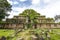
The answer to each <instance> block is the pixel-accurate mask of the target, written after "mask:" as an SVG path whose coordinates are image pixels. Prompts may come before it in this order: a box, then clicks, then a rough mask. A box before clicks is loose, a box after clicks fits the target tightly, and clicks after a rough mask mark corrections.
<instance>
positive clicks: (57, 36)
mask: <svg viewBox="0 0 60 40" xmlns="http://www.w3.org/2000/svg"><path fill="white" fill-rule="evenodd" d="M32 30H33V31H35V33H38V34H40V32H42V31H41V29H32ZM43 30H44V32H45V31H46V30H47V29H43ZM29 31H30V29H27V30H24V31H23V32H19V33H18V34H17V37H14V38H13V40H16V38H18V37H25V38H28V37H30V36H31V34H30V32H29ZM13 34H14V30H10V29H0V37H2V36H5V37H7V36H11V35H13ZM49 34H50V36H51V40H60V29H52V31H51V32H50V33H49ZM10 40H11V39H10ZM26 40H28V39H26Z"/></svg>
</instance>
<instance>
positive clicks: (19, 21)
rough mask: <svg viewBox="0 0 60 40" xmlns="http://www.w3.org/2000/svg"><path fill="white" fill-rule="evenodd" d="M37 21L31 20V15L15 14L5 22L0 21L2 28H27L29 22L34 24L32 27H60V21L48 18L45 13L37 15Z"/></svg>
mask: <svg viewBox="0 0 60 40" xmlns="http://www.w3.org/2000/svg"><path fill="white" fill-rule="evenodd" d="M36 17H37V19H34V20H36V21H37V23H33V21H32V20H33V19H32V20H30V19H29V16H23V15H19V16H14V17H13V18H11V19H9V18H7V19H6V21H5V23H0V28H1V27H3V28H9V29H13V28H21V29H23V28H25V29H27V24H32V28H60V24H59V23H55V21H54V19H53V18H46V17H45V16H44V15H40V16H36Z"/></svg>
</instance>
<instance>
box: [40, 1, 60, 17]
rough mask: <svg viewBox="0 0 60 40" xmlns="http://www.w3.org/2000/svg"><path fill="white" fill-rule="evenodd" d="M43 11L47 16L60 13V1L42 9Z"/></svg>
mask: <svg viewBox="0 0 60 40" xmlns="http://www.w3.org/2000/svg"><path fill="white" fill-rule="evenodd" d="M41 13H42V14H44V15H46V16H47V17H54V16H55V15H60V1H57V2H55V3H53V4H49V5H48V6H46V7H45V8H44V9H42V10H41Z"/></svg>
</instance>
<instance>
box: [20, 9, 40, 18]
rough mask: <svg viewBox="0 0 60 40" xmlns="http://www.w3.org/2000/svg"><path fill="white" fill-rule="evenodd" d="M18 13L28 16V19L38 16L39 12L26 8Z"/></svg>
mask: <svg viewBox="0 0 60 40" xmlns="http://www.w3.org/2000/svg"><path fill="white" fill-rule="evenodd" d="M19 15H24V16H29V17H30V19H34V18H36V17H37V16H40V14H39V13H37V12H36V11H34V10H33V9H26V10H24V11H23V12H22V13H21V14H19Z"/></svg>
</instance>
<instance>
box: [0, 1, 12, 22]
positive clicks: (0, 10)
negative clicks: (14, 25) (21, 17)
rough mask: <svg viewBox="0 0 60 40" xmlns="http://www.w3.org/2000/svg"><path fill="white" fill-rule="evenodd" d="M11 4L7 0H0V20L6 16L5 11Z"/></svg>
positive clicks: (8, 10)
mask: <svg viewBox="0 0 60 40" xmlns="http://www.w3.org/2000/svg"><path fill="white" fill-rule="evenodd" d="M11 7H12V5H10V4H9V2H8V1H7V0H0V21H2V19H3V18H5V16H8V14H7V12H10V11H11V10H12V9H11Z"/></svg>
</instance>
